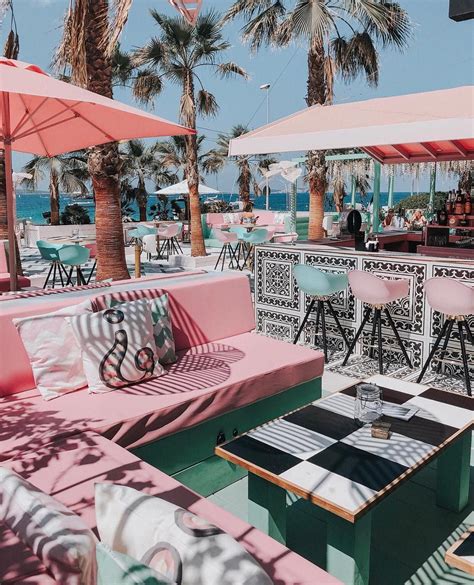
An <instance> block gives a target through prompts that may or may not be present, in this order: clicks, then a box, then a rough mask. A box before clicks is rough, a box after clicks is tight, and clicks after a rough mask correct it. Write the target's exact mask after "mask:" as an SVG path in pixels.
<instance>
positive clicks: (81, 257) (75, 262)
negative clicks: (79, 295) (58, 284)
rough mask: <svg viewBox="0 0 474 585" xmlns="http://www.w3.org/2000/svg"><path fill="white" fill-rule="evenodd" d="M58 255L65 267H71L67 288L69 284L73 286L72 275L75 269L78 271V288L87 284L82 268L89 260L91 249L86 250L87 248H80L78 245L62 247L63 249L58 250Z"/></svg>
mask: <svg viewBox="0 0 474 585" xmlns="http://www.w3.org/2000/svg"><path fill="white" fill-rule="evenodd" d="M58 255H59V260H60V261H61V263H62V264H63V265H64V266H69V267H70V270H69V275H68V278H67V282H66V286H68V284H72V275H73V272H74V269H76V286H80V285H81V284H87V280H86V279H85V277H84V274H83V272H82V270H81V266H82V264H85V263H86V262H87V261H88V260H89V256H90V250H89V248H86V247H85V246H78V245H77V244H72V245H70V246H62V248H60V249H59V250H58Z"/></svg>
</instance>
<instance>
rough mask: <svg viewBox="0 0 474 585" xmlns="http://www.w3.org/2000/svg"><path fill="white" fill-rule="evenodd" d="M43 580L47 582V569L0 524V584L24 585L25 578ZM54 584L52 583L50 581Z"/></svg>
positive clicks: (5, 526)
mask: <svg viewBox="0 0 474 585" xmlns="http://www.w3.org/2000/svg"><path fill="white" fill-rule="evenodd" d="M35 575H36V579H39V578H43V577H44V579H45V581H44V582H45V583H49V581H47V579H48V575H47V569H46V567H45V566H44V565H43V564H42V563H41V561H40V560H39V559H38V557H37V556H36V555H35V554H34V553H33V551H32V550H31V549H30V548H29V547H28V546H27V545H26V544H24V543H23V542H21V540H20V539H19V538H18V536H17V535H16V534H15V533H14V532H12V530H11V529H10V528H9V527H8V526H7V525H6V524H4V523H3V522H0V583H2V585H7V584H10V583H18V582H21V583H26V582H27V581H25V578H27V577H33V576H35ZM50 582H51V583H54V581H52V580H51V581H50ZM28 583H42V581H39V580H36V581H28Z"/></svg>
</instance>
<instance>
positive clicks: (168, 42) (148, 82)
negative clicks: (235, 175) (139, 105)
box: [134, 10, 247, 256]
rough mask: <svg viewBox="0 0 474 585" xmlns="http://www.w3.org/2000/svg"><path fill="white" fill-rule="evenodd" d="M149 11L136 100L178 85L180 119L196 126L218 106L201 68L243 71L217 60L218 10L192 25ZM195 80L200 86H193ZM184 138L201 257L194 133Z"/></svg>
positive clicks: (194, 239) (220, 41)
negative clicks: (150, 30)
mask: <svg viewBox="0 0 474 585" xmlns="http://www.w3.org/2000/svg"><path fill="white" fill-rule="evenodd" d="M151 15H152V18H153V19H154V21H155V24H156V25H157V26H158V27H159V36H158V37H153V38H152V39H151V40H150V41H148V43H147V44H146V45H145V46H143V47H142V48H140V49H139V50H137V52H136V53H135V56H134V58H135V63H136V64H137V65H138V66H139V67H140V68H141V69H140V70H139V71H138V74H137V77H136V80H135V84H134V93H135V95H136V96H137V98H139V99H140V100H142V101H144V102H150V101H151V100H153V99H154V98H155V97H156V96H157V95H158V94H160V93H161V91H162V90H163V86H164V82H170V83H175V84H178V85H179V86H180V87H181V101H180V119H181V122H182V123H183V124H184V125H185V126H188V127H189V128H193V129H194V130H195V129H196V118H197V115H198V114H201V115H203V116H214V115H216V113H217V111H218V109H219V106H218V104H217V101H216V98H215V97H214V95H212V94H211V93H210V92H209V91H207V90H206V89H205V88H204V86H203V84H202V81H201V78H200V72H201V71H203V70H205V69H206V68H208V69H210V70H211V71H212V72H213V73H215V74H217V75H219V76H220V77H222V78H228V77H231V76H237V75H238V76H242V77H246V76H247V74H246V73H245V71H244V70H243V69H242V68H241V67H239V66H238V65H237V64H236V63H232V62H222V61H221V58H222V56H223V55H224V53H225V52H226V51H227V50H228V49H229V48H230V43H228V42H227V41H226V40H225V39H224V37H223V35H222V26H223V25H222V23H221V22H220V17H219V16H218V14H217V13H216V12H208V13H207V14H202V15H200V16H199V18H198V19H197V22H196V24H195V25H194V26H191V25H189V24H188V23H187V22H186V21H185V20H184V19H183V18H181V17H173V18H171V17H168V16H164V15H162V14H159V13H158V12H157V11H156V10H152V11H151ZM196 85H198V86H199V88H200V89H198V90H196ZM184 141H185V145H186V156H187V165H186V179H187V181H188V188H189V207H190V212H191V254H192V255H193V256H204V255H205V254H206V248H205V245H204V238H203V233H202V224H201V211H200V205H199V192H198V186H199V159H198V138H197V136H196V134H190V135H187V136H186V137H185V138H184Z"/></svg>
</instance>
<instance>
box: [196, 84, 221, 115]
mask: <svg viewBox="0 0 474 585" xmlns="http://www.w3.org/2000/svg"><path fill="white" fill-rule="evenodd" d="M197 110H198V112H199V113H200V114H201V115H203V116H216V115H217V112H218V111H219V106H218V104H217V101H216V98H215V97H214V96H213V95H212V93H210V92H208V91H206V90H205V89H200V90H199V91H198V95H197Z"/></svg>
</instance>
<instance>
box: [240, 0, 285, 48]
mask: <svg viewBox="0 0 474 585" xmlns="http://www.w3.org/2000/svg"><path fill="white" fill-rule="evenodd" d="M267 4H268V3H266V2H265V3H264V6H266V5H267ZM285 13H286V10H285V7H284V5H283V3H282V2H280V0H276V1H274V2H272V3H271V4H270V5H269V6H268V7H266V8H262V10H261V11H260V12H259V14H258V15H257V16H255V18H253V19H252V20H250V21H249V22H248V23H247V24H246V25H245V26H244V27H243V28H242V38H243V40H244V42H247V43H249V45H250V48H251V50H252V51H254V52H256V51H258V49H260V47H261V46H262V45H269V44H272V43H274V42H275V39H277V37H278V34H279V30H280V22H281V19H282V18H283V17H284V15H285Z"/></svg>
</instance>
